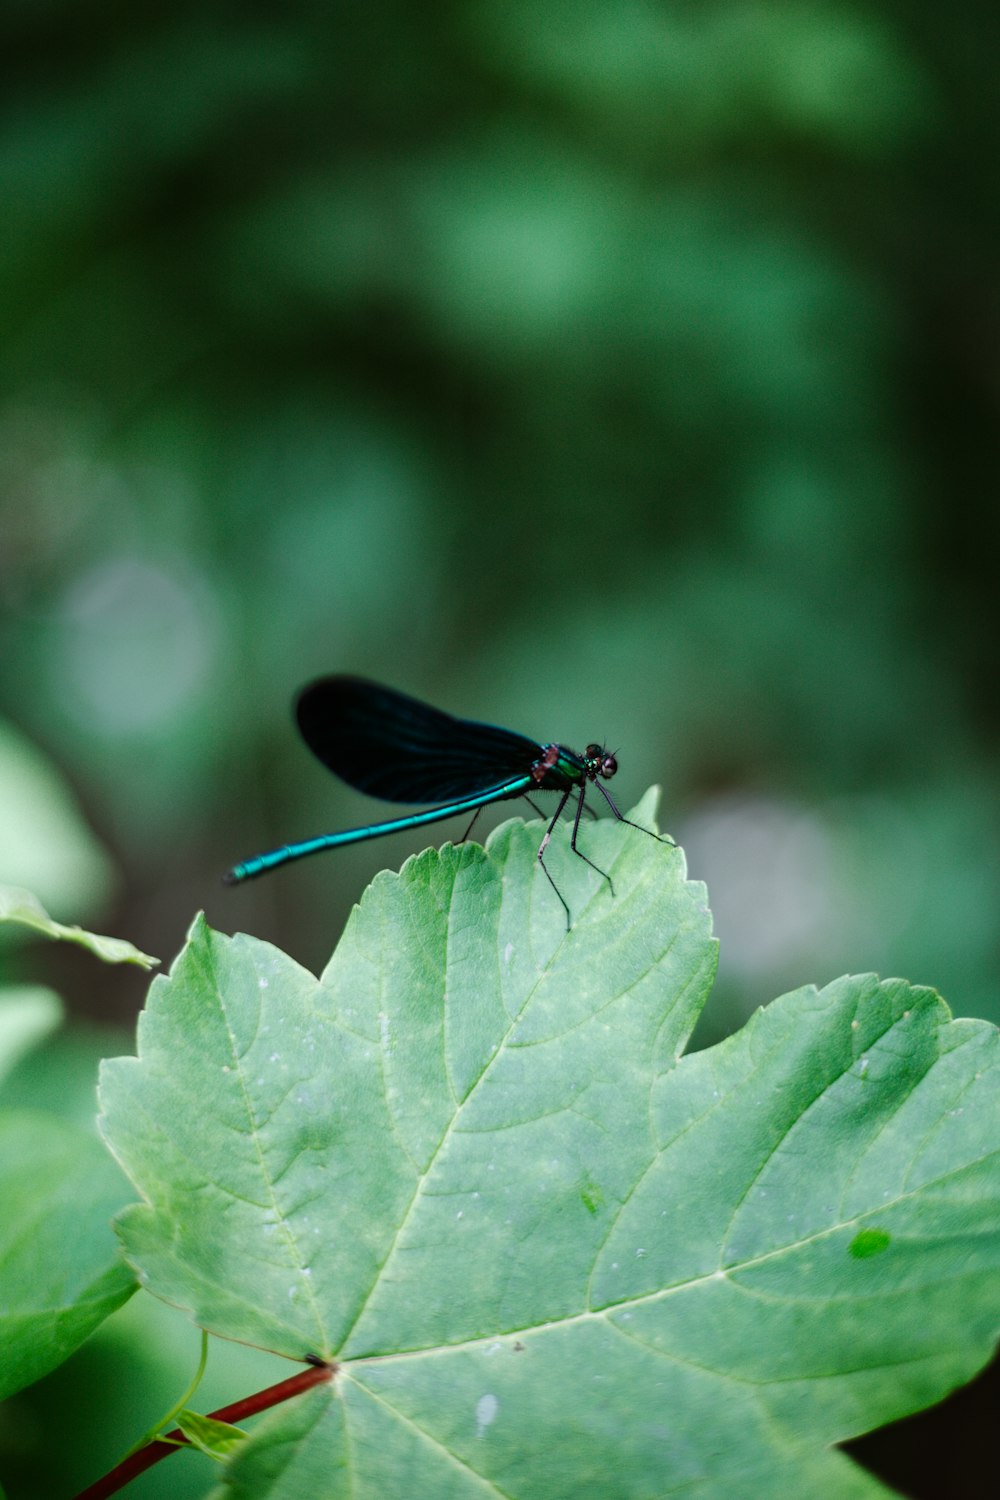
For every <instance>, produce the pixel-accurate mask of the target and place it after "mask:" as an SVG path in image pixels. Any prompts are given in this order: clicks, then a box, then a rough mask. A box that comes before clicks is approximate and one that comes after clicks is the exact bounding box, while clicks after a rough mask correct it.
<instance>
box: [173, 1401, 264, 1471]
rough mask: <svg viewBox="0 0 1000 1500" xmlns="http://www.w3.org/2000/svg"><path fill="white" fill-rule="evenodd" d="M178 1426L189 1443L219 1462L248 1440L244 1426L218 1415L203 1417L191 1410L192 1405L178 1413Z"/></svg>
mask: <svg viewBox="0 0 1000 1500" xmlns="http://www.w3.org/2000/svg"><path fill="white" fill-rule="evenodd" d="M177 1426H178V1427H179V1428H180V1430H181V1432H183V1434H184V1436H185V1437H186V1438H187V1440H188V1442H189V1443H191V1444H193V1446H194V1447H195V1448H198V1449H200V1450H201V1452H202V1453H204V1454H206V1455H207V1456H208V1457H209V1458H214V1459H216V1460H218V1461H219V1462H221V1461H222V1460H223V1459H226V1458H229V1457H231V1455H232V1454H233V1453H235V1452H236V1450H237V1448H238V1447H239V1446H240V1444H241V1443H245V1442H246V1440H247V1434H246V1433H245V1432H244V1431H243V1429H242V1427H233V1426H232V1425H231V1424H230V1423H229V1422H220V1421H219V1420H218V1418H217V1417H203V1416H202V1415H201V1414H200V1412H196V1411H191V1409H190V1407H185V1408H184V1409H183V1411H181V1412H179V1413H178V1416H177Z"/></svg>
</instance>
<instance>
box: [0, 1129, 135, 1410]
mask: <svg viewBox="0 0 1000 1500" xmlns="http://www.w3.org/2000/svg"><path fill="white" fill-rule="evenodd" d="M130 1196H131V1195H130V1192H129V1188H128V1184H127V1183H126V1182H125V1181H124V1179H123V1178H122V1175H121V1173H120V1172H119V1171H118V1169H117V1168H116V1167H115V1164H114V1162H113V1161H111V1160H110V1158H109V1157H108V1154H107V1152H106V1151H105V1150H104V1149H103V1148H102V1146H101V1143H100V1141H98V1140H96V1139H95V1138H94V1136H93V1135H92V1134H90V1133H89V1132H86V1131H84V1130H81V1129H79V1128H77V1127H76V1126H72V1125H67V1124H65V1123H64V1122H63V1121H61V1120H53V1119H51V1118H50V1117H49V1116H47V1115H42V1114H32V1113H29V1112H28V1111H26V1110H25V1111H17V1112H16V1113H15V1112H12V1113H10V1114H7V1115H5V1116H3V1117H0V1203H2V1204H3V1211H2V1213H0V1397H5V1396H9V1395H10V1394H11V1393H12V1392H13V1391H17V1390H20V1389H21V1388H22V1387H23V1386H26V1385H30V1384H31V1383H32V1381H35V1380H38V1379H39V1378H40V1377H41V1376H42V1375H45V1374H47V1372H48V1371H49V1370H52V1369H54V1368H55V1367H56V1365H58V1364H61V1363H62V1361H63V1360H64V1359H66V1358H67V1356H68V1355H70V1354H72V1352H73V1350H74V1349H76V1348H77V1347H78V1345H80V1344H82V1343H83V1341H84V1339H85V1338H87V1337H88V1336H89V1335H90V1334H91V1333H92V1332H93V1330H94V1329H95V1328H96V1327H97V1325H98V1324H99V1323H100V1322H102V1321H103V1319H104V1318H106V1317H107V1316H108V1314H109V1313H112V1312H114V1310H115V1308H116V1307H120V1306H121V1304H122V1303H123V1302H125V1301H127V1299H128V1298H129V1297H130V1296H131V1295H132V1293H133V1291H134V1290H135V1280H134V1278H133V1277H132V1275H131V1274H130V1272H129V1270H128V1267H127V1266H126V1265H124V1263H123V1262H122V1259H121V1256H120V1254H119V1252H118V1249H117V1246H116V1244H115V1237H114V1234H113V1233H112V1230H111V1218H112V1216H113V1215H114V1214H115V1213H116V1212H117V1211H118V1210H119V1209H120V1208H121V1206H122V1204H123V1203H126V1202H127V1201H128V1199H129V1197H130Z"/></svg>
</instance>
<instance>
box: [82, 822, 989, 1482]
mask: <svg viewBox="0 0 1000 1500" xmlns="http://www.w3.org/2000/svg"><path fill="white" fill-rule="evenodd" d="M651 812H652V803H651V802H650V801H647V802H645V803H644V804H643V805H642V807H641V808H640V809H639V810H638V813H637V816H638V817H639V818H640V820H641V819H643V818H648V817H649V816H650V814H651ZM585 833H586V837H587V848H588V852H590V853H591V854H592V855H593V857H594V858H596V859H597V860H598V861H600V862H602V863H603V864H604V865H606V866H607V867H608V868H609V869H611V870H612V873H613V875H614V880H615V891H616V894H615V896H612V895H611V893H610V892H609V891H608V889H607V887H606V884H605V883H604V882H603V881H601V880H600V879H599V878H598V877H597V876H596V875H594V873H593V872H592V871H590V870H588V869H587V868H586V867H585V866H584V865H583V864H582V862H580V861H577V860H574V859H573V857H572V855H571V853H570V852H569V850H568V848H567V847H566V846H565V844H564V843H560V844H559V847H558V848H557V849H555V850H554V851H553V857H554V862H555V874H556V878H557V879H558V880H559V882H560V886H561V887H562V888H563V889H565V891H566V893H567V897H568V899H569V902H570V906H571V908H572V910H573V913H574V925H573V928H572V931H571V932H570V933H569V934H567V933H566V932H565V929H564V926H563V922H562V914H561V912H560V911H559V910H558V907H557V903H555V901H554V898H553V896H552V892H551V890H550V889H549V888H548V887H547V885H546V882H545V880H544V877H543V876H542V873H541V872H540V871H539V869H538V866H537V861H536V859H535V851H536V848H537V840H538V828H537V826H536V827H531V826H529V827H525V826H524V825H523V824H521V823H520V822H517V821H514V822H510V823H507V824H504V825H503V826H502V827H501V828H499V829H498V830H497V831H496V832H495V833H494V835H493V836H492V837H491V839H490V840H489V842H488V844H487V847H486V849H485V850H483V849H481V848H479V847H478V846H476V845H463V846H461V847H458V848H454V847H451V846H445V848H444V849H443V850H442V851H441V852H440V853H438V852H435V851H431V850H428V851H426V852H425V853H424V854H422V855H420V856H419V857H418V858H416V859H413V860H411V861H409V862H408V863H407V865H406V866H405V867H404V870H403V871H402V873H401V874H400V875H399V876H395V875H390V874H383V875H381V876H379V877H378V878H377V879H376V881H375V882H374V884H373V885H372V887H371V888H370V889H369V890H368V892H367V893H366V894H365V896H364V898H363V900H362V902H361V904H360V906H359V907H358V908H357V909H356V911H355V913H354V914H353V916H352V918H351V920H350V922H349V924H348V928H347V931H346V932H345V934H344V937H343V940H342V941H341V943H340V945H339V947H338V948H337V951H336V953H335V954H334V956H333V958H332V959H331V961H330V963H329V965H328V967H327V968H326V970H325V971H324V973H323V975H322V976H321V977H320V979H319V980H318V981H317V980H316V979H314V978H313V977H312V976H311V975H309V974H308V973H306V972H305V971H304V970H302V969H301V968H299V967H298V966H297V965H296V964H295V963H294V962H293V961H292V960H291V959H289V958H287V957H286V956H285V955H284V954H282V953H280V952H279V951H278V950H276V949H274V948H272V947H270V946H269V945H267V944H264V943H261V942H259V941H257V940H255V939H252V938H246V937H237V938H233V939H229V938H225V937H223V936H221V935H220V934H218V933H215V932H213V931H212V930H211V929H210V928H208V927H207V925H206V924H205V923H204V922H203V921H200V920H199V922H197V923H196V924H195V927H194V928H193V930H192V933H191V936H190V939H189V943H188V945H187V947H186V948H185V950H184V952H183V953H182V954H181V956H180V958H179V959H178V960H177V962H176V963H175V965H174V966H173V968H172V970H171V973H170V975H169V976H165V977H163V978H158V979H156V980H154V982H153V985H152V987H151V990H150V998H149V1004H148V1007H147V1009H146V1011H145V1012H144V1014H143V1016H142V1018H141V1022H140V1029H139V1055H138V1058H137V1059H118V1060H116V1061H113V1062H110V1063H108V1064H106V1066H105V1069H104V1073H103V1080H102V1088H101V1097H102V1104H103V1109H104V1120H103V1129H104V1132H105V1135H106V1138H107V1139H108V1141H109V1143H110V1145H111V1147H112V1149H113V1150H114V1152H115V1154H116V1155H117V1156H118V1158H119V1160H120V1161H121V1162H122V1163H123V1165H124V1166H125V1167H126V1170H127V1171H128V1173H129V1175H130V1176H131V1178H132V1179H133V1181H134V1182H135V1184H136V1187H137V1188H138V1189H139V1190H140V1192H141V1194H142V1198H143V1201H142V1203H141V1204H137V1205H134V1206H133V1207H130V1208H128V1209H126V1210H125V1211H124V1213H123V1214H121V1215H120V1216H119V1219H118V1228H119V1232H120V1234H121V1237H122V1242H123V1244H124V1246H125V1248H126V1252H127V1254H128V1257H129V1260H130V1262H131V1263H132V1264H133V1265H134V1266H135V1268H136V1271H137V1273H138V1275H139V1277H140V1280H141V1282H142V1283H143V1285H145V1286H146V1287H148V1288H149V1289H150V1290H151V1291H153V1292H155V1293H156V1294H157V1295H158V1296H161V1297H163V1298H165V1299H166V1300H168V1301H170V1302H172V1303H175V1304H178V1305H181V1306H183V1307H186V1308H187V1309H188V1310H189V1311H190V1313H191V1315H192V1316H193V1317H194V1319H195V1320H196V1321H197V1322H199V1323H201V1324H202V1325H203V1326H205V1327H207V1328H208V1329H209V1330H211V1331H212V1332H214V1333H217V1334H219V1335H221V1336H223V1337H227V1338H235V1339H240V1340H245V1341H247V1342H251V1343H255V1344H259V1345H261V1346H263V1347H267V1348H271V1349H273V1350H275V1351H276V1352H279V1353H283V1354H286V1355H289V1356H292V1357H296V1358H299V1359H301V1358H304V1357H305V1356H306V1355H309V1354H314V1355H321V1356H323V1357H326V1358H333V1359H336V1360H337V1361H338V1363H339V1366H340V1368H339V1371H338V1374H337V1377H336V1380H335V1382H334V1385H333V1386H332V1387H328V1388H324V1389H323V1390H317V1391H315V1392H313V1393H311V1394H310V1395H308V1396H306V1397H304V1398H302V1399H301V1400H300V1401H297V1402H295V1403H293V1405H292V1406H290V1407H289V1408H288V1409H287V1410H281V1411H279V1412H276V1413H274V1414H272V1415H271V1416H270V1417H269V1418H267V1419H265V1420H264V1421H263V1422H262V1423H260V1424H259V1425H258V1426H257V1427H256V1429H255V1431H254V1433H253V1434H252V1436H251V1437H250V1438H249V1439H248V1440H247V1442H246V1443H245V1444H244V1445H243V1446H242V1447H241V1449H240V1451H239V1453H238V1454H237V1456H236V1457H235V1459H234V1460H233V1461H232V1464H231V1467H230V1469H229V1470H228V1471H227V1473H228V1475H229V1478H228V1479H227V1481H226V1484H225V1485H224V1487H223V1490H220V1492H219V1493H220V1494H222V1493H225V1494H227V1495H230V1494H232V1495H241V1494H246V1495H248V1496H249V1495H253V1494H259V1493H261V1491H262V1489H263V1488H264V1487H265V1486H270V1487H269V1488H268V1493H269V1494H271V1495H273V1496H275V1497H278V1496H284V1495H289V1496H291V1495H293V1494H301V1493H302V1487H303V1484H305V1485H306V1487H307V1488H310V1487H311V1488H312V1492H314V1493H317V1494H321V1495H324V1496H330V1497H333V1496H336V1495H339V1494H341V1493H343V1494H347V1493H349V1492H350V1493H352V1494H355V1495H357V1494H370V1495H373V1496H374V1495H381V1494H393V1493H398V1492H400V1490H401V1487H403V1479H404V1476H405V1479H406V1483H405V1488H407V1489H408V1490H412V1491H414V1492H418V1493H434V1494H443V1495H455V1496H458V1495H465V1494H474V1493H479V1492H481V1488H482V1485H483V1484H484V1483H486V1484H492V1485H494V1486H496V1487H499V1488H502V1489H503V1490H504V1492H505V1493H508V1494H512V1495H522V1496H525V1497H529V1496H534V1495H545V1496H546V1497H547V1500H548V1497H553V1496H556V1495H561V1494H567V1495H569V1494H578V1493H580V1491H581V1487H587V1486H589V1487H590V1488H591V1489H593V1488H595V1487H596V1488H600V1489H601V1490H603V1491H605V1492H608V1493H615V1494H616V1495H623V1496H624V1495H631V1494H636V1495H639V1494H648V1493H650V1491H651V1488H652V1487H655V1489H656V1490H657V1492H659V1491H661V1490H670V1489H672V1488H675V1487H679V1486H682V1485H683V1486H686V1487H688V1488H689V1489H690V1490H691V1492H692V1493H698V1494H703V1495H705V1496H709V1495H716V1494H718V1495H722V1494H726V1493H729V1494H731V1493H733V1491H734V1488H735V1489H740V1488H742V1492H743V1493H760V1494H763V1493H775V1494H777V1493H801V1494H811V1493H824V1494H828V1495H837V1496H852V1497H853V1496H859V1497H860V1496H876V1495H878V1494H881V1493H885V1492H884V1491H883V1490H882V1488H881V1487H880V1486H879V1485H878V1484H877V1483H876V1482H875V1481H874V1480H872V1479H870V1478H869V1477H867V1476H866V1475H864V1473H863V1472H862V1471H860V1470H858V1469H856V1468H855V1467H854V1466H853V1465H852V1464H850V1463H849V1461H848V1460H846V1459H845V1458H843V1457H842V1456H841V1455H838V1454H836V1453H833V1452H831V1451H830V1445H831V1444H832V1443H835V1442H837V1441H839V1440H842V1439H845V1438H847V1437H849V1436H852V1435H856V1434H858V1433H860V1432H862V1431H865V1430H867V1429H869V1428H871V1427H873V1426H875V1425H878V1424H879V1423H880V1422H884V1421H887V1420H889V1419H891V1418H893V1417H897V1416H899V1415H902V1414H903V1413H905V1412H908V1411H912V1410H915V1409H918V1408H919V1407H921V1406H923V1405H926V1404H927V1403H929V1402H932V1401H934V1400H936V1399H939V1398H940V1397H941V1396H942V1395H943V1394H945V1392H947V1391H948V1390H950V1389H951V1388H952V1387H953V1386H954V1385H955V1384H957V1383H959V1382H961V1381H962V1380H964V1379H967V1378H968V1377H969V1376H970V1375H971V1374H973V1373H974V1372H975V1370H977V1369H978V1368H979V1367H980V1366H981V1365H982V1364H983V1362H984V1361H985V1360H986V1359H987V1358H988V1355H989V1352H990V1348H991V1345H992V1341H993V1340H994V1338H995V1336H996V1332H997V1329H998V1327H1000V1296H998V1290H997V1289H998V1286H1000V1279H998V1276H997V1271H998V1269H1000V1264H998V1262H1000V1244H998V1240H997V1236H996V1234H995V1223H996V1216H997V1212H998V1205H1000V1176H998V1167H997V1150H996V1145H997V1127H998V1112H997V1083H998V1077H1000V1057H998V1048H997V1035H996V1032H995V1031H994V1030H993V1028H991V1027H989V1026H986V1025H985V1024H983V1023H977V1022H968V1021H952V1020H951V1019H950V1017H949V1014H948V1011H947V1008H946V1007H945V1006H944V1005H943V1003H942V1002H941V1000H940V999H939V998H938V997H937V996H936V995H935V994H934V993H933V992H932V991H930V990H926V989H920V988H915V987H913V986H911V985H909V984H907V983H905V982H904V981H901V980H889V981H885V982H883V983H879V982H878V981H877V980H876V979H874V978H873V977H871V976H868V977H861V978H852V979H842V980H839V981H837V982H836V983H835V984H832V985H830V986H828V987H827V988H826V989H824V990H822V991H816V990H815V989H813V988H811V987H809V988H805V989H802V990H798V991H795V992H794V993H792V994H789V995H786V996H784V997H782V998H781V999H779V1000H776V1001H774V1002H772V1004H771V1005H770V1006H768V1007H767V1008H766V1009H764V1010H762V1011H760V1012H758V1013H757V1014H756V1015H755V1016H754V1017H753V1018H752V1020H751V1021H750V1023H749V1024H748V1025H747V1026H746V1027H745V1028H744V1029H743V1031H742V1032H740V1033H738V1034H737V1035H735V1036H733V1037H732V1038H730V1039H729V1040H728V1041H726V1042H724V1043H722V1044H721V1045H719V1046H717V1047H714V1048H712V1049H710V1050H708V1051H705V1052H702V1053H698V1054H694V1055H691V1056H683V1055H682V1053H683V1048H684V1044H685V1041H686V1039H687V1038H688V1036H689V1035H690V1032H691V1028H692V1027H693V1025H694V1023H695V1021H696V1019H697V1017H698V1013H699V1011H700V1009H701V1007H702V1005H703V1004H704V1001H705V999H706V996H707V993H708V989H709V985H710V983H711V979H712V975H713V972H714V967H715V945H714V942H713V940H712V937H711V933H710V917H709V913H708V910H707V907H706V904H705V894H704V890H703V888H702V887H700V886H698V885H697V884H692V883H689V882H687V880H686V879H685V872H684V864H683V857H682V855H681V853H680V851H677V850H671V849H669V848H667V847H666V846H662V845H660V846H658V845H656V844H654V843H652V841H650V840H647V839H644V838H642V837H641V835H638V834H636V833H635V832H634V830H630V829H628V828H623V827H621V826H616V825H613V824H612V823H611V822H610V821H608V822H603V823H599V824H595V825H592V826H589V827H588V828H587V829H586V830H585Z"/></svg>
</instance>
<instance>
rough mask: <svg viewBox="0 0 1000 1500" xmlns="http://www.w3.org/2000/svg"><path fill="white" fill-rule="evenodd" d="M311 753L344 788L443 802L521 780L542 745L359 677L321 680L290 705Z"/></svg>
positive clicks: (373, 794)
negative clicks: (512, 778) (453, 713)
mask: <svg viewBox="0 0 1000 1500" xmlns="http://www.w3.org/2000/svg"><path fill="white" fill-rule="evenodd" d="M295 717H296V721H297V723H298V727H299V732H300V734H301V735H302V738H303V739H304V740H305V742H306V744H307V745H308V746H309V749H310V750H311V751H312V752H313V754H314V755H315V756H316V757H317V759H319V760H321V761H322V762H323V764H324V765H325V766H326V767H328V769H329V770H331V771H332V772H333V773H334V775H335V776H339V777H340V779H341V781H345V782H346V783H347V785H348V786H352V787H355V788H356V789H357V790H358V791H359V792H366V793H367V794H368V795H369V796H371V797H379V798H381V799H382V800H383V801H384V802H448V801H452V800H453V799H455V798H456V797H464V796H472V795H475V794H476V793H477V792H483V791H487V790H488V789H489V788H490V787H492V786H499V785H501V784H502V783H503V782H505V781H508V780H509V779H510V778H511V777H514V776H518V775H526V774H527V773H528V772H529V771H530V770H531V767H532V765H533V763H534V762H535V761H536V760H537V759H538V758H539V756H540V755H541V754H542V746H541V745H538V744H536V743H535V741H534V740H529V739H527V738H526V737H525V736H524V735H521V734H514V733H513V731H511V730H509V729H501V728H499V727H498V726H496V725H493V724H478V723H475V722H474V721H473V720H471V719H456V718H454V717H453V716H452V715H451V714H446V713H443V712H442V711H441V710H440V709H437V708H431V707H430V706H429V705H428V704H426V703H421V702H420V701H419V700H418V699H416V698H410V697H409V696H408V695H407V694H406V693H397V692H396V691H394V689H392V688H387V687H382V686H381V684H379V683H376V682H369V681H368V680H367V679H366V678H363V677H350V676H340V675H338V676H333V677H321V678H320V679H319V680H318V681H316V682H312V683H310V684H309V685H308V686H307V687H305V688H303V689H302V691H301V693H300V694H299V696H298V699H297V701H296V705H295Z"/></svg>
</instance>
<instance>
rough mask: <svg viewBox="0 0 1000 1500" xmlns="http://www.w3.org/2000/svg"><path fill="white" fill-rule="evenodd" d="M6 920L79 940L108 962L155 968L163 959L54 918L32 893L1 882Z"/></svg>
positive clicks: (0, 905) (0, 908)
mask: <svg viewBox="0 0 1000 1500" xmlns="http://www.w3.org/2000/svg"><path fill="white" fill-rule="evenodd" d="M3 922H14V923H17V924H18V925H20V926H21V927H29V928H31V929H32V930H33V931H35V932H40V933H42V935H43V936H44V937H50V938H62V939H63V940H64V941H65V942H70V943H79V944H80V946H81V947H82V948H87V949H88V950H89V951H90V952H91V953H93V954H94V956H95V957H96V958H100V959H103V960H104V962H105V963H106V964H138V965H139V967H140V968H143V969H154V968H155V967H156V965H157V964H158V963H159V962H160V960H159V959H158V958H150V956H149V954H148V953H140V951H139V949H138V948H136V947H135V946H134V945H133V944H132V943H129V942H127V941H126V940H125V939H124V938H112V937H101V936H100V935H99V934H98V933H95V932H85V931H84V930H83V928H82V927H76V926H73V927H67V926H65V925H64V924H63V923H62V922H56V921H54V920H53V918H52V917H50V916H49V914H48V912H47V911H46V910H45V908H44V907H43V905H42V903H41V902H40V901H39V899H38V897H37V896H36V895H34V894H33V892H31V891H25V890H21V889H19V888H18V887H16V886H11V885H0V923H3Z"/></svg>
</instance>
